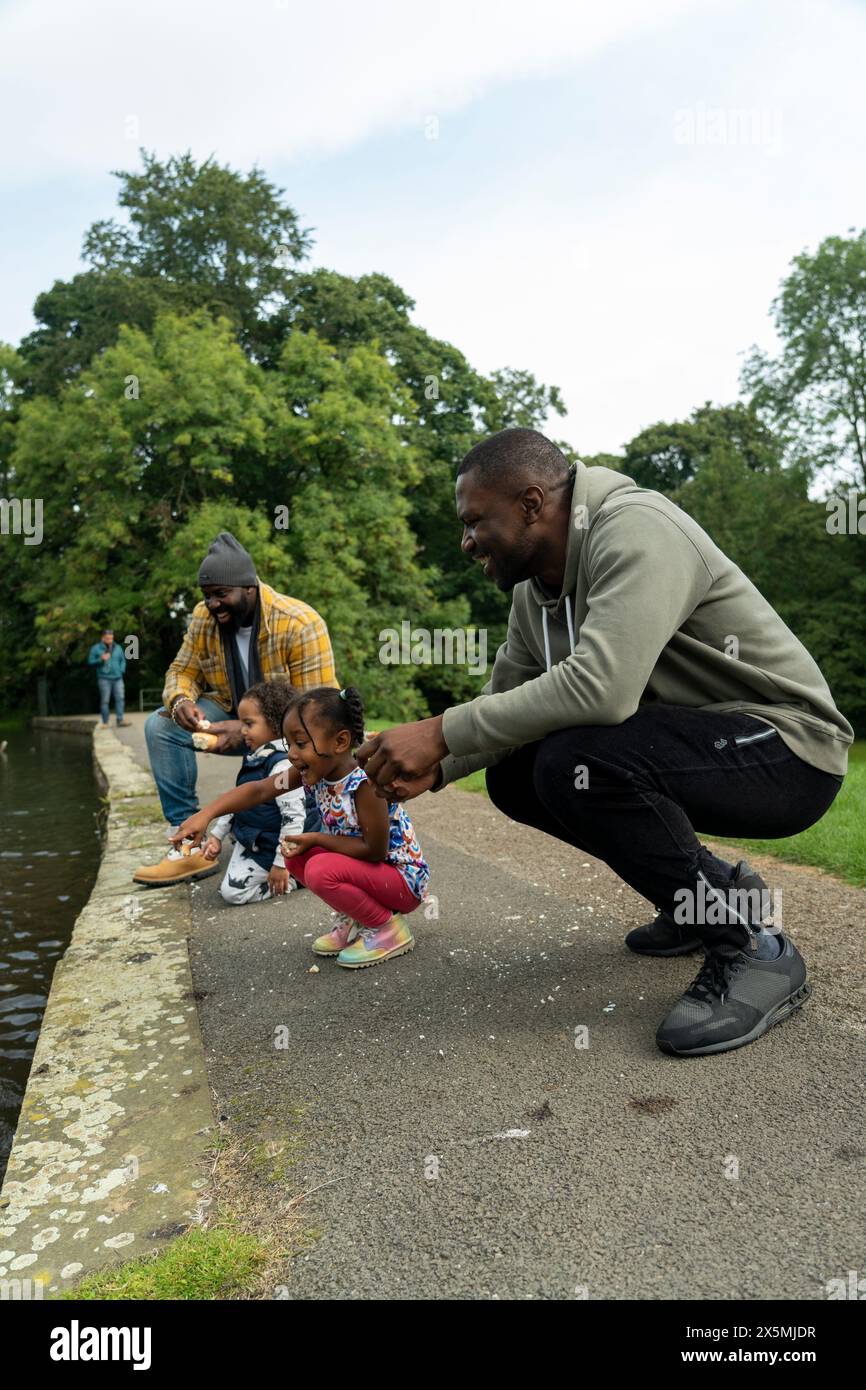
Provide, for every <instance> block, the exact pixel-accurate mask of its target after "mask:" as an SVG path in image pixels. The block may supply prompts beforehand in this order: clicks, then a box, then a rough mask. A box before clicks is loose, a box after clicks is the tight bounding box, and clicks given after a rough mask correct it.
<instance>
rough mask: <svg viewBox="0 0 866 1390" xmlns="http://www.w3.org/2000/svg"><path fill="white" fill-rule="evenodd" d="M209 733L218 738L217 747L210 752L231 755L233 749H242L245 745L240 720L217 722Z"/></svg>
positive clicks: (212, 725)
mask: <svg viewBox="0 0 866 1390" xmlns="http://www.w3.org/2000/svg"><path fill="white" fill-rule="evenodd" d="M207 732H208V733H209V734H216V736H217V746H216V748H212V749H211V750H210V751H211V752H212V753H230V752H231V751H232V749H233V748H240V746H241V744H242V743H243V735H242V734H241V721H240V720H239V719H220V720H216V721H214V723H212V724H211V726H210V728H209V729H208V730H207Z"/></svg>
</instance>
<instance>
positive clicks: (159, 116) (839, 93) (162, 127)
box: [0, 0, 866, 453]
mask: <svg viewBox="0 0 866 1390" xmlns="http://www.w3.org/2000/svg"><path fill="white" fill-rule="evenodd" d="M864 52H866V6H864V4H863V3H862V2H861V0H742V2H741V0H718V3H716V0H699V2H698V0H653V3H652V4H651V5H650V4H649V3H647V0H606V3H604V4H603V5H602V4H598V3H593V4H588V3H585V2H584V0H557V2H556V3H554V2H553V0H533V3H531V4H530V3H526V0H443V3H430V2H429V0H421V3H418V0H415V2H414V3H413V0H378V3H375V0H374V3H366V4H364V5H359V4H357V3H352V4H349V3H347V2H346V0H331V2H330V3H329V4H327V5H323V6H319V7H315V6H312V5H310V4H309V3H307V4H304V5H302V4H300V3H297V0H146V3H144V4H125V3H122V0H0V120H2V128H3V130H4V132H5V139H4V149H3V154H2V156H0V160H2V163H0V169H2V173H0V189H2V197H3V209H4V212H3V217H2V220H0V338H3V339H5V340H6V341H8V342H12V343H17V342H18V341H19V339H20V338H21V337H22V335H23V334H25V333H26V332H28V331H29V330H30V329H31V328H32V326H33V318H32V314H31V308H32V304H33V300H34V298H35V296H36V295H37V294H38V293H39V291H40V290H42V289H46V288H48V287H49V286H50V285H51V284H52V282H53V281H54V280H55V279H57V278H68V277H70V276H71V275H73V274H75V273H76V271H77V270H79V269H81V263H80V261H79V253H80V247H81V240H82V236H83V233H84V231H85V229H86V228H87V226H88V225H89V224H90V223H91V222H93V221H95V220H97V219H98V218H103V217H109V216H112V215H113V213H114V207H115V195H116V187H117V185H116V180H114V179H112V178H111V176H110V173H109V171H110V170H111V169H116V168H133V167H136V165H137V149H138V146H139V145H144V146H145V147H147V148H148V149H151V150H155V151H156V152H157V153H158V154H159V155H161V156H167V155H169V154H171V153H175V152H179V151H182V150H186V149H191V150H192V151H193V153H194V154H195V155H196V156H198V157H202V158H203V157H205V156H207V155H209V154H214V155H215V156H216V157H217V158H218V159H219V160H221V161H223V162H227V163H230V164H232V165H233V166H234V167H236V168H239V169H243V170H246V169H248V168H249V167H250V166H251V165H252V164H253V163H258V164H259V165H260V166H261V167H262V168H263V169H264V171H265V172H266V174H267V175H268V177H270V178H271V179H272V180H273V181H275V182H276V183H278V184H279V185H280V186H282V187H283V188H285V190H286V197H287V200H288V201H289V203H291V205H292V206H293V207H294V208H295V209H296V211H297V212H298V214H299V217H300V219H301V223H302V225H304V226H311V227H313V228H315V243H316V244H315V248H314V251H313V254H312V258H311V261H312V264H314V265H325V266H329V267H333V268H334V269H336V270H339V271H341V272H343V273H346V274H349V275H359V274H362V273H364V272H367V271H374V270H375V271H382V272H384V273H385V274H387V275H390V276H391V277H392V278H393V279H395V280H396V281H397V282H398V283H399V284H400V285H402V286H403V288H404V289H405V290H406V291H407V292H408V293H409V294H411V295H412V297H413V298H414V299H415V300H416V302H417V309H416V314H415V317H416V320H417V322H419V323H420V324H422V325H423V326H424V327H425V328H427V329H428V330H429V331H430V332H432V333H434V334H435V335H437V336H438V337H442V338H446V339H448V340H449V341H450V342H453V343H455V344H456V345H457V346H458V347H459V348H461V349H462V350H463V351H464V352H465V353H466V354H467V356H468V357H469V359H470V361H471V362H472V363H473V365H475V366H476V367H478V368H480V369H482V370H484V371H491V370H493V369H494V368H496V367H501V366H513V367H525V368H528V369H529V370H531V371H532V372H534V373H535V374H536V376H538V377H539V378H541V379H542V380H544V381H547V382H552V383H555V384H557V385H558V386H559V387H560V388H561V390H562V392H563V395H564V398H565V401H566V403H567V405H568V416H567V417H566V419H565V420H563V421H552V422H551V425H550V428H551V433H553V434H555V435H556V436H557V437H564V438H566V439H568V440H569V441H570V442H571V443H572V444H573V445H574V446H575V447H576V448H578V449H579V450H581V451H583V452H584V453H594V452H597V451H599V450H615V449H618V448H619V447H621V445H622V444H623V443H624V442H625V441H626V440H628V439H629V438H630V437H631V436H632V435H633V434H635V433H636V432H637V431H638V430H639V429H641V428H642V427H643V426H645V425H648V424H651V423H653V422H654V421H655V420H659V419H672V418H682V417H683V416H685V415H687V414H688V413H689V412H690V411H691V410H692V408H693V407H695V406H696V405H699V404H701V403H702V402H703V401H704V400H707V399H711V400H715V401H718V402H723V401H727V400H730V399H733V398H734V396H735V395H736V392H737V381H738V375H739V369H740V365H741V361H742V354H743V352H744V351H745V350H746V349H747V348H748V347H749V345H750V344H751V343H753V342H756V341H757V342H760V343H761V344H763V345H765V346H771V345H772V342H773V335H772V327H771V323H770V319H769V317H768V311H769V307H770V302H771V300H772V298H773V296H774V294H775V292H776V289H777V287H778V284H779V281H780V280H781V278H782V277H783V276H784V274H785V272H786V268H787V266H788V263H789V262H790V260H791V258H792V257H793V256H794V255H796V254H797V252H798V251H800V250H802V249H803V248H805V247H814V246H815V245H817V243H818V242H819V241H820V240H821V239H822V238H823V237H825V236H828V235H831V234H841V235H844V234H846V233H847V232H848V230H849V229H850V228H852V227H856V228H857V229H860V228H861V227H863V226H864V225H866V207H864V204H866V177H864V173H866V161H864V153H866V81H864V77H863V61H864ZM431 370H435V368H432V369H431Z"/></svg>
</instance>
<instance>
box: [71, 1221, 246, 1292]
mask: <svg viewBox="0 0 866 1390" xmlns="http://www.w3.org/2000/svg"><path fill="white" fill-rule="evenodd" d="M266 1260H267V1252H266V1250H265V1248H264V1246H263V1245H262V1244H261V1242H260V1241H258V1240H256V1238H255V1237H254V1236H249V1235H242V1234H240V1233H239V1232H237V1231H234V1230H233V1229H232V1228H231V1227H230V1226H223V1227H215V1228H214V1229H213V1230H211V1231H203V1230H192V1231H186V1232H185V1233H184V1234H183V1235H182V1236H178V1238H177V1240H174V1241H172V1243H171V1245H169V1246H167V1247H166V1249H165V1250H163V1251H162V1252H161V1253H160V1254H159V1255H155V1256H153V1257H152V1258H150V1259H143V1260H132V1261H130V1262H129V1264H124V1265H118V1266H117V1267H116V1268H114V1269H108V1270H104V1271H103V1272H102V1273H100V1274H93V1275H91V1276H90V1277H89V1278H88V1279H84V1280H82V1282H81V1283H80V1284H78V1285H77V1286H76V1287H75V1288H74V1289H69V1290H68V1291H67V1292H65V1293H62V1294H60V1298H61V1299H79V1298H80V1299H92V1300H97V1301H100V1300H109V1301H112V1300H116V1299H135V1298H143V1299H147V1300H148V1301H151V1302H152V1301H154V1300H156V1301H170V1300H176V1301H187V1300H199V1301H203V1300H207V1301H211V1300H213V1299H218V1298H233V1297H237V1296H238V1295H240V1294H244V1293H247V1292H248V1291H249V1290H250V1288H251V1287H252V1286H253V1284H254V1283H255V1279H256V1275H257V1274H258V1273H259V1271H260V1270H261V1269H262V1267H263V1266H264V1264H265V1262H266Z"/></svg>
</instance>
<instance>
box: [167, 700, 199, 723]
mask: <svg viewBox="0 0 866 1390" xmlns="http://www.w3.org/2000/svg"><path fill="white" fill-rule="evenodd" d="M194 704H195V701H194V700H192V699H190V697H189V695H179V696H178V697H177V699H176V700H173V701H172V704H171V711H170V713H171V717H172V719H173V720H174V722H175V724H176V723H177V711H178V709H179V708H180V706H181V705H194Z"/></svg>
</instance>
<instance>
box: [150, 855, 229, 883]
mask: <svg viewBox="0 0 866 1390" xmlns="http://www.w3.org/2000/svg"><path fill="white" fill-rule="evenodd" d="M219 867H220V866H219V860H218V859H205V857H204V855H203V854H199V853H198V852H197V851H196V850H193V852H192V854H179V853H178V852H177V850H169V852H168V854H167V855H166V857H165V859H161V860H160V862H159V863H158V864H142V865H141V867H140V868H138V869H136V871H135V873H134V874H133V875H132V881H133V883H143V884H144V886H145V888H170V887H171V885H172V884H173V883H189V882H190V881H191V880H194V879H199V878H208V877H209V876H210V875H211V874H216V873H219Z"/></svg>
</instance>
